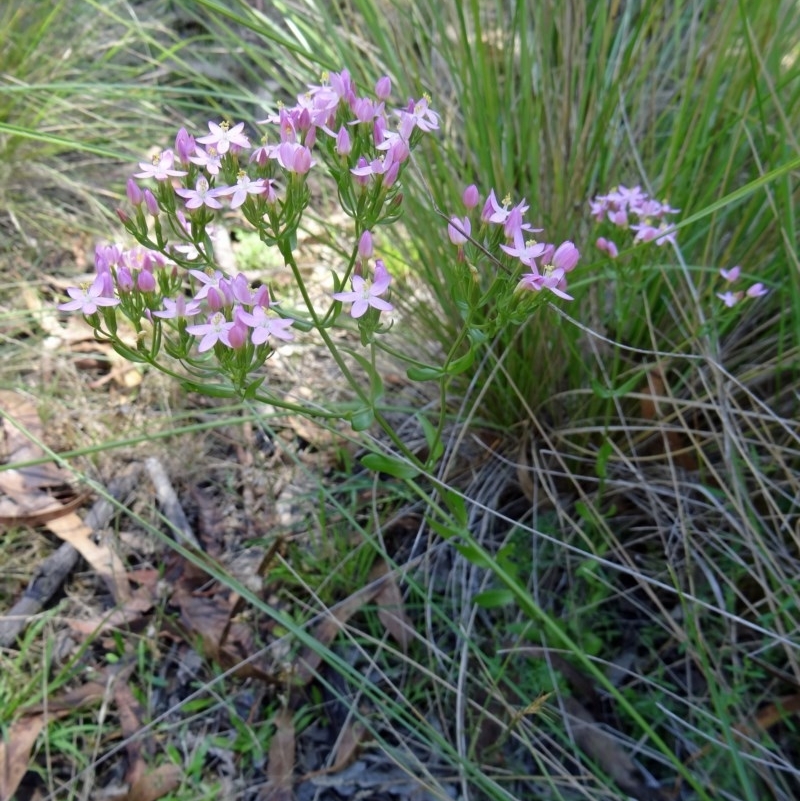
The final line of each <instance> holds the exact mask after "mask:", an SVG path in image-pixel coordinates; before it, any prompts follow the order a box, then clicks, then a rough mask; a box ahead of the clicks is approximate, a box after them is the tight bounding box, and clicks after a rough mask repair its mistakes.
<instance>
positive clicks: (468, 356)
mask: <svg viewBox="0 0 800 801" xmlns="http://www.w3.org/2000/svg"><path fill="white" fill-rule="evenodd" d="M474 362H475V349H474V348H470V349H469V351H468V352H467V353H465V354H464V355H463V356H461V357H460V358H458V359H456V360H455V361H452V362H450V364H449V365H448V366H447V374H448V375H460V374H461V373H463V372H464V371H465V370H469V368H470V367H472V365H473V363H474Z"/></svg>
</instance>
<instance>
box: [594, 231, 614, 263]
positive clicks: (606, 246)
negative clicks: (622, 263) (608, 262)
mask: <svg viewBox="0 0 800 801" xmlns="http://www.w3.org/2000/svg"><path fill="white" fill-rule="evenodd" d="M595 245H596V246H597V247H598V249H599V250H603V251H605V252H606V253H608V255H609V256H610V257H611V258H612V259H616V258H617V256H619V250H618V248H617V246H616V244H615V243H614V242H613V241H612V240H610V239H606V238H605V237H603V236H601V237H600V238H599V239H598V240H597V242H595Z"/></svg>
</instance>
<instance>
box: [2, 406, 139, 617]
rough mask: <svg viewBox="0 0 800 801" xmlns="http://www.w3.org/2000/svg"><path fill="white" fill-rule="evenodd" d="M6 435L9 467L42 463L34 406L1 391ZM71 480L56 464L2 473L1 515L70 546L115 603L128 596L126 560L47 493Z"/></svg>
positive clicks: (40, 425) (37, 418)
mask: <svg viewBox="0 0 800 801" xmlns="http://www.w3.org/2000/svg"><path fill="white" fill-rule="evenodd" d="M0 404H1V407H0V408H2V412H3V417H2V433H3V442H4V444H5V451H6V456H7V460H8V462H7V463H9V464H11V463H14V462H24V461H28V460H31V459H40V458H42V457H43V456H44V455H45V454H44V451H43V450H42V448H41V447H40V446H39V445H38V444H37V442H36V440H37V439H41V438H42V434H43V426H42V423H41V420H40V419H39V415H38V413H37V412H36V409H35V407H34V406H33V405H32V404H31V403H30V402H29V401H28V400H27V399H26V398H24V397H23V396H21V395H18V394H17V393H13V392H7V391H2V392H0ZM68 479H69V476H68V475H67V474H65V473H63V472H62V471H61V470H60V469H58V468H57V467H56V466H55V465H51V464H45V465H32V466H30V467H21V468H19V469H14V468H12V469H9V470H4V471H2V472H0V492H3V493H4V494H5V496H6V497H5V498H2V499H0V516H2V517H5V518H7V519H8V518H11V519H14V520H15V521H20V520H21V521H23V522H25V523H27V524H29V525H37V524H39V523H42V524H44V525H46V526H47V527H48V528H49V529H50V530H51V531H52V532H53V533H54V534H55V535H56V536H57V537H59V538H60V539H62V540H63V541H64V542H68V543H69V544H70V545H72V546H73V547H74V548H75V550H77V551H78V552H79V553H80V554H81V556H83V557H84V559H86V561H87V562H89V564H90V565H91V567H92V568H93V569H94V570H95V571H96V572H97V573H98V574H99V575H100V576H101V577H102V578H103V580H104V581H105V582H106V584H107V585H108V588H109V590H110V591H111V594H112V595H113V597H114V600H116V601H117V602H121V601H125V600H127V599H129V598H130V585H129V584H128V580H127V578H126V576H125V566H124V565H123V564H122V560H121V559H120V558H119V557H118V556H117V555H116V553H115V552H114V551H113V550H112V549H111V548H109V547H107V546H104V547H101V546H99V545H97V544H96V543H95V542H94V541H93V540H92V538H91V536H92V533H93V532H92V529H91V528H89V527H88V526H86V525H84V524H83V522H82V521H81V519H80V518H79V517H78V516H77V515H76V514H75V513H74V512H70V510H69V508H65V506H64V504H63V503H62V502H61V501H60V500H58V498H56V497H54V496H53V495H52V494H50V493H49V492H46V491H45V490H46V489H53V488H56V487H63V486H69V480H68Z"/></svg>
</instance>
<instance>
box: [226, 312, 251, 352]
mask: <svg viewBox="0 0 800 801" xmlns="http://www.w3.org/2000/svg"><path fill="white" fill-rule="evenodd" d="M249 330H250V329H249V328H248V327H247V325H245V323H243V322H242V321H241V320H240V319H239V317H238V315H237V317H236V321H235V322H234V324H233V325H232V326H231V327H230V328H229V329H228V342H230V344H231V347H232V348H233V349H234V350H238V349H239V348H241V347H244V345H246V344H247V335H248V332H249Z"/></svg>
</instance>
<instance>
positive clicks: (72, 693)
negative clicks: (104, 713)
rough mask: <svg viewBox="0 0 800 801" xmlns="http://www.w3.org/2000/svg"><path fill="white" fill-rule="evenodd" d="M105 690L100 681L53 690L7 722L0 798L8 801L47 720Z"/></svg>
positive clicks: (1, 748) (0, 762)
mask: <svg viewBox="0 0 800 801" xmlns="http://www.w3.org/2000/svg"><path fill="white" fill-rule="evenodd" d="M107 693H108V686H107V684H106V683H105V682H102V681H90V682H87V683H86V684H83V685H81V686H80V687H77V688H76V689H74V690H67V691H66V692H62V693H57V694H56V695H54V696H53V697H52V698H49V699H48V701H47V704H46V705H45V704H31V705H30V706H27V707H25V709H24V710H23V711H24V714H23V715H22V716H21V717H20V718H18V719H17V720H15V721H14V723H12V724H11V727H10V728H9V731H8V737H7V739H6V740H5V742H0V801H11V799H12V798H13V797H14V793H15V792H16V791H17V788H18V787H19V783H20V782H21V781H22V777H23V776H24V775H25V773H26V772H27V770H28V764H29V762H30V758H31V751H32V750H33V746H34V744H35V743H36V738H37V737H38V736H39V734H40V733H41V731H42V729H43V728H44V727H45V725H46V724H47V722H48V721H50V720H53V719H54V718H59V717H63V716H64V715H68V714H70V713H71V712H73V711H74V710H75V709H76V708H78V707H80V706H83V705H84V704H87V703H91V702H94V701H98V700H101V699H102V698H104V697H105V696H106V695H107Z"/></svg>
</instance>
